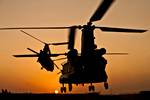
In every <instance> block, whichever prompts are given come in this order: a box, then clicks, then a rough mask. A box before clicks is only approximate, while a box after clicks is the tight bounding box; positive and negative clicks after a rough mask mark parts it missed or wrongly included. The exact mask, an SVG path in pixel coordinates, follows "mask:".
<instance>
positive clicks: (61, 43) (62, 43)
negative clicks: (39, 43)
mask: <svg viewBox="0 0 150 100" xmlns="http://www.w3.org/2000/svg"><path fill="white" fill-rule="evenodd" d="M65 44H68V42H60V43H49V44H48V45H56V46H57V45H65Z"/></svg>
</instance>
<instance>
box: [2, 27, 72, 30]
mask: <svg viewBox="0 0 150 100" xmlns="http://www.w3.org/2000/svg"><path fill="white" fill-rule="evenodd" d="M68 28H70V27H5V28H0V30H17V29H68Z"/></svg>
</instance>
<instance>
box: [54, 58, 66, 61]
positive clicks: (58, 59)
mask: <svg viewBox="0 0 150 100" xmlns="http://www.w3.org/2000/svg"><path fill="white" fill-rule="evenodd" d="M64 59H67V57H64V58H58V59H54V60H53V61H59V60H64Z"/></svg>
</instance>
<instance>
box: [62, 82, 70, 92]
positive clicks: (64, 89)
mask: <svg viewBox="0 0 150 100" xmlns="http://www.w3.org/2000/svg"><path fill="white" fill-rule="evenodd" d="M68 89H69V92H71V91H72V84H68ZM60 91H61V93H66V91H67V89H66V87H65V86H64V84H62V87H61V88H60Z"/></svg>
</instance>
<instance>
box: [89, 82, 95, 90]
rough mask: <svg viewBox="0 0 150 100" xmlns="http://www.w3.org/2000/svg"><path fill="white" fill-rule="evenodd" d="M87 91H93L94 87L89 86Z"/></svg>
mask: <svg viewBox="0 0 150 100" xmlns="http://www.w3.org/2000/svg"><path fill="white" fill-rule="evenodd" d="M89 91H95V87H94V85H92V83H91V85H90V86H89Z"/></svg>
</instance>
